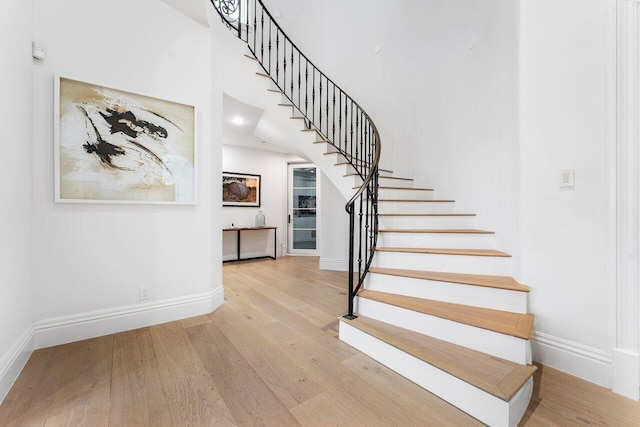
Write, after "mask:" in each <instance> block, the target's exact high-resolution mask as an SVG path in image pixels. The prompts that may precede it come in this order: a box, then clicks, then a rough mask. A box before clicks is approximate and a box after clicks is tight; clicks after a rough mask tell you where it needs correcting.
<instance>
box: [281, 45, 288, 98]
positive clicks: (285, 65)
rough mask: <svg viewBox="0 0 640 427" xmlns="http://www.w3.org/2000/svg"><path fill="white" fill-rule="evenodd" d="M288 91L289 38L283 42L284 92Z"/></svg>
mask: <svg viewBox="0 0 640 427" xmlns="http://www.w3.org/2000/svg"><path fill="white" fill-rule="evenodd" d="M286 90H287V38H286V37H285V39H284V40H283V42H282V92H285V91H286Z"/></svg>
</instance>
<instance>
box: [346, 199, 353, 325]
mask: <svg viewBox="0 0 640 427" xmlns="http://www.w3.org/2000/svg"><path fill="white" fill-rule="evenodd" d="M354 205H355V202H351V204H350V205H349V207H348V211H349V290H348V294H349V311H348V313H347V314H345V315H344V317H345V318H346V319H351V320H353V319H355V318H356V316H355V315H354V314H353V299H354V298H355V295H354V293H353V261H354V259H353V258H354V254H353V249H354V248H353V246H354V226H355V212H354V211H353V209H354Z"/></svg>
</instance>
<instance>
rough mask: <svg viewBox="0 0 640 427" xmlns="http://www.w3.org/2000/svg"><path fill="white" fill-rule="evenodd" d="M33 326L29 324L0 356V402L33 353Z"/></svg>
mask: <svg viewBox="0 0 640 427" xmlns="http://www.w3.org/2000/svg"><path fill="white" fill-rule="evenodd" d="M33 347H34V346H33V326H29V327H28V328H27V329H26V330H25V331H24V332H23V333H22V335H21V336H20V338H18V340H17V341H16V342H15V343H14V344H13V345H12V346H11V348H10V349H9V351H7V352H6V353H5V354H4V355H3V356H2V358H0V403H2V401H3V400H4V398H5V397H6V396H7V394H8V393H9V390H10V389H11V386H13V383H14V382H15V381H16V379H17V378H18V375H20V372H21V371H22V368H24V366H25V365H26V364H27V361H28V360H29V357H30V356H31V353H33Z"/></svg>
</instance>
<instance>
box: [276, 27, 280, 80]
mask: <svg viewBox="0 0 640 427" xmlns="http://www.w3.org/2000/svg"><path fill="white" fill-rule="evenodd" d="M279 83H280V28H276V84H279Z"/></svg>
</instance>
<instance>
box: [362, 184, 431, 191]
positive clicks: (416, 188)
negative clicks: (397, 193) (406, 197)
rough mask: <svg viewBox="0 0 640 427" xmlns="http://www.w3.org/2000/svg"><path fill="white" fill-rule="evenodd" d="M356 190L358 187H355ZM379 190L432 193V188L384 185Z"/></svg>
mask: <svg viewBox="0 0 640 427" xmlns="http://www.w3.org/2000/svg"><path fill="white" fill-rule="evenodd" d="M355 188H358V187H355ZM378 189H379V190H415V191H434V190H433V188H418V187H388V186H384V185H379V186H378Z"/></svg>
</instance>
